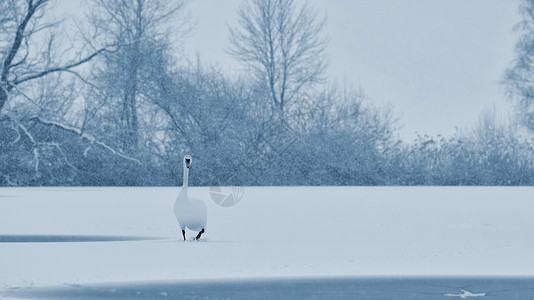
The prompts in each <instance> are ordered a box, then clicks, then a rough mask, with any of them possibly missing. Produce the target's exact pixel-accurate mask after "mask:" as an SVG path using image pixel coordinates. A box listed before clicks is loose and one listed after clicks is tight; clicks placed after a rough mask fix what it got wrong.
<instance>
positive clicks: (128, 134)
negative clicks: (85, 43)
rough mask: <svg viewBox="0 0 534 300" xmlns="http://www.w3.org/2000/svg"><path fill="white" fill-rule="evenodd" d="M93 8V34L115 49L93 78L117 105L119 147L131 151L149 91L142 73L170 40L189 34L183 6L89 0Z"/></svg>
mask: <svg viewBox="0 0 534 300" xmlns="http://www.w3.org/2000/svg"><path fill="white" fill-rule="evenodd" d="M93 4H94V10H93V13H92V15H91V16H90V18H91V22H92V25H93V26H94V29H95V31H96V32H99V33H100V34H101V36H100V38H101V39H103V40H104V41H105V43H106V44H113V45H116V46H118V47H120V48H119V50H118V51H116V52H114V53H109V54H107V55H105V56H104V60H103V62H104V63H103V64H102V65H101V68H99V69H98V74H97V75H96V76H97V77H99V78H100V79H103V80H101V82H104V83H103V84H104V86H102V88H103V89H107V90H108V91H109V93H108V96H109V97H110V98H113V99H112V100H115V103H117V102H118V103H119V105H118V106H120V108H118V110H119V111H118V115H119V116H120V117H119V122H120V127H121V131H122V133H121V136H122V142H123V145H122V147H123V148H124V149H125V150H128V151H133V152H135V151H136V149H137V148H138V146H139V143H140V142H139V137H140V117H139V114H138V109H139V101H140V100H142V99H143V98H146V97H145V95H146V94H147V92H146V89H147V88H149V86H150V84H149V83H148V81H150V78H147V77H146V74H151V73H153V72H151V71H150V70H148V69H151V68H154V67H155V66H159V65H161V64H162V61H161V60H165V58H163V57H162V55H165V52H166V51H167V50H168V49H169V48H170V45H171V44H172V42H174V41H172V40H171V39H172V38H171V37H174V38H175V39H179V38H181V37H183V35H185V33H187V32H188V30H189V27H188V22H187V19H186V18H184V17H183V16H182V15H181V13H182V12H183V8H184V6H185V2H184V1H178V0H174V1H167V0H135V1H130V0H119V1H107V0H94V1H93ZM106 85H107V86H106Z"/></svg>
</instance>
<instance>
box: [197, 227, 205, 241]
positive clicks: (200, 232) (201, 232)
mask: <svg viewBox="0 0 534 300" xmlns="http://www.w3.org/2000/svg"><path fill="white" fill-rule="evenodd" d="M203 233H204V228H202V230H201V231H199V232H198V234H197V237H196V238H195V239H196V240H198V239H199V238H200V236H201V235H202V234H203Z"/></svg>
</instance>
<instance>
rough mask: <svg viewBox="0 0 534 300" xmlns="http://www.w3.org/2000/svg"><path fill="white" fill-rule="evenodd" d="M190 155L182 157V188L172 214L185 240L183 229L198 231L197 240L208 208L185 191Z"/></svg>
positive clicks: (205, 221) (206, 219)
mask: <svg viewBox="0 0 534 300" xmlns="http://www.w3.org/2000/svg"><path fill="white" fill-rule="evenodd" d="M191 161H192V159H191V157H190V156H189V155H186V156H185V157H184V179H183V180H184V182H183V186H182V189H181V190H180V192H179V193H178V197H176V202H174V215H175V216H176V220H178V224H179V225H180V228H181V229H182V235H183V236H184V240H185V229H186V228H188V229H189V230H193V231H198V235H197V237H196V239H197V240H198V239H199V238H200V236H201V235H202V233H204V230H205V229H206V224H207V221H208V209H207V208H206V204H205V203H204V202H203V201H202V200H200V199H197V198H192V197H189V195H188V193H187V188H188V184H189V183H188V181H189V166H190V165H191Z"/></svg>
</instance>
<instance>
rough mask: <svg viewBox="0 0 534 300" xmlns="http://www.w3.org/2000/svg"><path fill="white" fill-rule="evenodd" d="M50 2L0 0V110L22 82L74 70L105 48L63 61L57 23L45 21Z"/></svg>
mask: <svg viewBox="0 0 534 300" xmlns="http://www.w3.org/2000/svg"><path fill="white" fill-rule="evenodd" d="M50 2H51V1H50V0H26V1H15V0H2V1H0V11H2V16H1V17H0V62H1V65H0V112H2V110H3V108H4V106H5V105H6V103H7V101H8V98H9V94H10V93H11V92H12V91H13V90H14V89H17V88H18V87H19V86H21V85H23V84H25V83H29V82H33V81H35V80H37V79H40V78H43V77H45V76H47V75H50V74H54V73H59V72H71V73H75V71H74V69H75V68H76V67H78V66H81V65H82V64H84V63H87V62H89V61H90V60H92V59H93V58H94V57H96V56H97V55H99V54H100V53H102V52H103V51H105V49H104V48H102V49H98V50H94V51H92V52H91V53H85V54H83V51H80V52H79V53H78V54H76V55H75V56H76V57H74V58H72V59H71V60H65V59H64V57H61V58H63V59H64V61H63V62H60V61H59V59H60V57H59V56H60V55H59V53H60V50H59V49H58V48H57V42H56V35H55V34H54V31H53V29H54V28H55V27H56V26H57V25H58V23H54V22H43V17H44V15H45V13H46V11H47V8H48V6H49V3H50ZM43 40H44V43H42V44H41V42H42V41H43ZM37 49H39V50H37ZM63 51H65V50H63ZM62 54H63V55H65V53H62Z"/></svg>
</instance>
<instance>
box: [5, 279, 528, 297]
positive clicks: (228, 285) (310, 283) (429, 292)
mask: <svg viewBox="0 0 534 300" xmlns="http://www.w3.org/2000/svg"><path fill="white" fill-rule="evenodd" d="M6 295H7V296H10V297H13V298H32V299H158V298H159V299H247V300H248V299H399V300H400V299H412V300H416V299H422V300H423V299H424V300H432V299H442V300H443V299H451V300H453V299H467V298H469V299H471V298H480V299H532V298H533V297H534V278H461V277H460V278H436V277H426V278H401V277H398V278H388V277H385V278H312V279H271V280H232V281H224V280H223V281H206V282H180V281H178V282H148V283H147V282H137V283H127V284H118V285H114V284H100V285H83V286H82V285H75V286H63V287H48V288H38V289H22V290H11V291H8V292H7V293H6Z"/></svg>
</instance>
